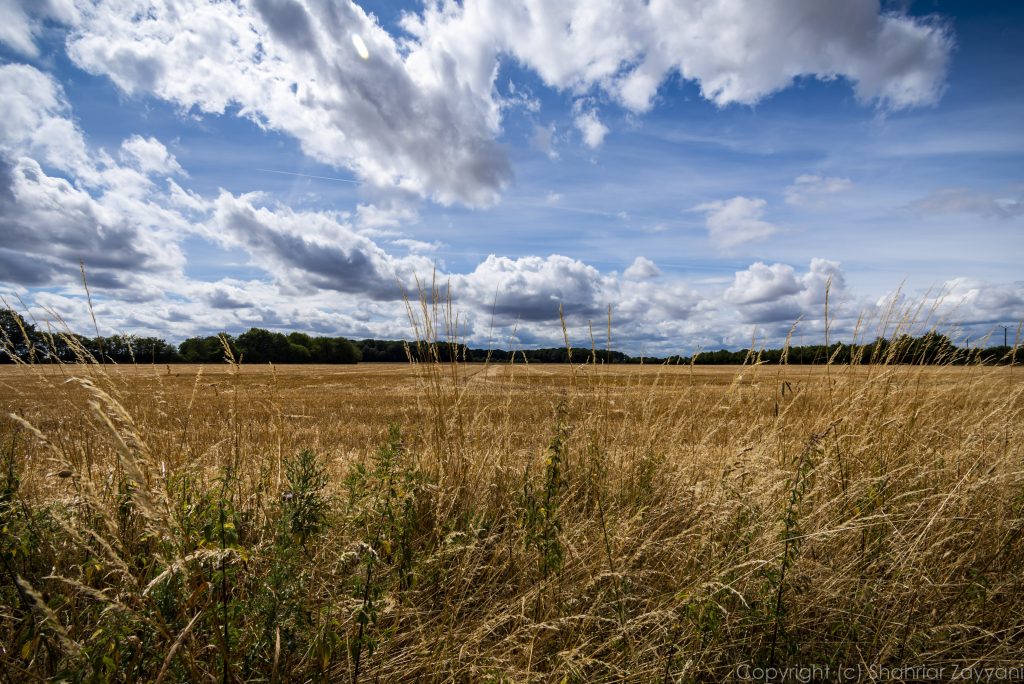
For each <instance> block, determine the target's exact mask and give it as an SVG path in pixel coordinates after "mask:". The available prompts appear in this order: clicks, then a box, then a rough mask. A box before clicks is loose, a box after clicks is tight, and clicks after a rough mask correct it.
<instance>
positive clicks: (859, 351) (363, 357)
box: [0, 308, 1014, 365]
mask: <svg viewBox="0 0 1024 684" xmlns="http://www.w3.org/2000/svg"><path fill="white" fill-rule="evenodd" d="M225 342H226V343H227V344H228V346H229V347H230V349H231V354H232V356H234V358H235V360H237V361H240V362H241V363H277V364H285V363H325V364H335V363H359V362H360V361H366V362H398V363H402V362H406V361H409V360H410V359H411V360H413V361H433V360H440V361H451V360H453V359H455V360H459V361H470V362H483V361H488V360H489V361H510V360H512V359H513V358H514V359H515V361H516V362H526V363H569V362H570V361H571V362H572V363H617V364H620V363H641V362H642V363H672V364H689V363H695V364H698V365H715V364H742V363H752V362H754V361H759V362H762V363H782V362H785V363H791V364H816V363H827V362H829V361H832V362H833V363H839V364H846V363H907V364H936V363H952V364H963V363H976V362H982V363H1009V362H1010V361H1012V360H1013V359H1014V356H1013V353H1014V350H1013V348H1011V347H1008V346H996V347H989V348H987V349H979V348H972V349H968V348H964V347H958V346H957V345H956V344H954V343H953V341H952V340H951V339H949V337H947V336H945V335H943V334H941V333H938V332H935V331H931V332H927V333H925V334H923V335H921V336H919V337H911V336H909V335H900V336H899V337H896V338H894V339H886V338H879V339H877V340H874V341H873V342H869V343H866V344H860V345H850V344H844V343H842V342H836V343H835V344H831V345H829V346H827V347H826V346H825V345H823V344H820V345H804V346H799V347H789V348H788V349H785V350H783V349H760V350H753V351H751V350H749V349H740V350H739V351H730V350H727V349H719V350H717V351H703V352H700V353H699V354H697V355H695V356H694V357H689V356H682V355H677V356H669V357H664V358H658V357H637V356H629V355H627V354H624V353H622V352H620V351H614V350H604V349H596V350H594V349H589V348H586V347H580V348H575V349H572V350H571V351H570V350H569V349H567V348H565V347H550V348H545V349H524V350H516V351H506V350H504V349H490V350H488V349H473V348H470V347H467V346H466V345H464V344H450V343H447V342H438V343H436V344H426V343H417V342H407V341H404V340H374V339H365V340H359V341H355V342H354V341H352V340H349V339H347V338H344V337H325V336H318V337H314V336H312V335H309V334H307V333H303V332H292V333H289V334H284V333H280V332H275V331H272V330H266V329H264V328H250V329H249V330H248V331H246V332H244V333H242V334H241V335H238V336H237V337H232V336H231V335H228V334H227V333H221V334H220V335H208V336H206V337H190V338H188V339H186V340H184V341H183V342H182V343H181V344H179V345H178V346H177V347H175V346H174V345H173V344H170V343H169V342H167V341H165V340H162V339H160V338H158V337H139V336H137V335H111V336H109V337H86V336H84V335H78V334H75V333H63V334H60V335H51V334H49V333H48V332H41V331H40V330H39V329H38V328H37V326H35V325H33V324H32V323H31V322H30V321H27V320H25V318H23V317H22V316H21V315H20V314H19V313H18V312H16V311H13V310H11V309H4V308H0V363H10V362H12V361H13V360H14V359H15V358H16V359H19V360H21V361H24V362H31V361H35V362H39V363H49V362H55V361H60V362H63V363H74V362H75V361H93V360H95V361H98V362H102V363H175V362H185V363H223V362H224V360H225V349H224V343H225Z"/></svg>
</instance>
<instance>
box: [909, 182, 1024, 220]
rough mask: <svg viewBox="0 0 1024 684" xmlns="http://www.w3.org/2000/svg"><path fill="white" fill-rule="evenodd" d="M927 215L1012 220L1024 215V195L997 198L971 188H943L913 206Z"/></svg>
mask: <svg viewBox="0 0 1024 684" xmlns="http://www.w3.org/2000/svg"><path fill="white" fill-rule="evenodd" d="M911 206H912V207H913V208H914V209H915V210H916V211H918V212H919V213H921V214H925V215H932V216H935V215H940V214H974V215H975V216H981V217H983V218H992V219H1010V218H1014V217H1016V216H1021V215H1024V193H1018V194H1017V196H1016V197H995V196H993V195H989V194H986V193H981V192H975V191H973V190H970V189H969V188H943V189H941V190H935V191H933V192H932V193H931V194H929V195H928V196H927V197H924V198H922V199H920V200H917V201H916V202H914V203H913V204H912V205H911Z"/></svg>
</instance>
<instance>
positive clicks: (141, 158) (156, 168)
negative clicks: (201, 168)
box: [121, 135, 184, 175]
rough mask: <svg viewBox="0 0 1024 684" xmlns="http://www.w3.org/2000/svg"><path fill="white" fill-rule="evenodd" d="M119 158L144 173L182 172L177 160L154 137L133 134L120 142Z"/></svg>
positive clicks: (170, 173) (167, 173) (171, 173)
mask: <svg viewBox="0 0 1024 684" xmlns="http://www.w3.org/2000/svg"><path fill="white" fill-rule="evenodd" d="M121 158H122V159H123V160H124V161H125V162H126V163H128V164H131V165H132V166H134V167H136V168H137V169H139V170H140V171H142V173H145V174H159V175H179V174H182V173H184V172H183V169H182V168H181V165H180V164H178V160H177V159H175V158H174V155H173V154H171V153H170V152H168V151H167V148H166V147H164V144H163V143H162V142H160V141H159V140H157V139H156V138H143V137H142V136H141V135H133V136H132V137H130V138H128V139H127V140H125V141H124V142H123V143H121Z"/></svg>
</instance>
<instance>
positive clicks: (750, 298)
mask: <svg viewBox="0 0 1024 684" xmlns="http://www.w3.org/2000/svg"><path fill="white" fill-rule="evenodd" d="M799 291H800V284H799V283H798V282H797V280H796V275H795V274H794V271H793V267H792V266H790V265H789V264H772V265H771V266H769V265H767V264H765V263H763V262H760V261H758V262H755V263H754V264H752V265H751V266H750V267H749V268H748V269H747V270H745V271H738V272H737V273H736V277H735V279H734V280H733V284H732V286H731V287H730V288H729V289H728V290H726V291H725V295H724V296H725V299H726V300H727V301H731V302H734V303H736V304H761V303H763V302H767V301H771V300H775V299H779V298H780V297H785V296H788V295H792V294H796V293H797V292H799Z"/></svg>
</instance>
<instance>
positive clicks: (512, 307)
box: [452, 254, 607, 321]
mask: <svg viewBox="0 0 1024 684" xmlns="http://www.w3.org/2000/svg"><path fill="white" fill-rule="evenodd" d="M604 285H605V283H604V278H603V277H602V275H601V273H600V272H599V271H598V270H597V269H596V268H594V267H593V266H590V265H588V264H585V263H583V262H582V261H578V260H576V259H571V258H569V257H566V256H561V255H558V254H553V255H551V256H548V257H540V256H527V257H520V258H518V259H510V258H508V257H499V256H495V255H493V254H491V255H490V256H488V257H487V258H486V259H485V260H484V261H483V262H481V263H480V264H479V265H477V267H476V268H475V269H473V271H471V272H470V273H468V274H466V275H457V276H453V278H452V287H453V291H454V292H456V293H457V294H459V296H460V297H465V298H466V299H467V300H468V301H470V302H472V303H473V304H474V305H475V306H477V307H479V308H480V309H482V310H484V311H493V313H494V314H495V315H498V316H502V317H504V318H508V319H516V318H519V319H522V320H525V321H554V320H557V319H558V307H559V306H562V307H563V310H564V312H565V314H566V315H567V316H573V317H575V316H593V315H595V314H597V313H598V312H600V311H601V310H602V309H603V307H604V306H605V305H606V304H607V302H606V301H605V298H604V297H603V288H604Z"/></svg>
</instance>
